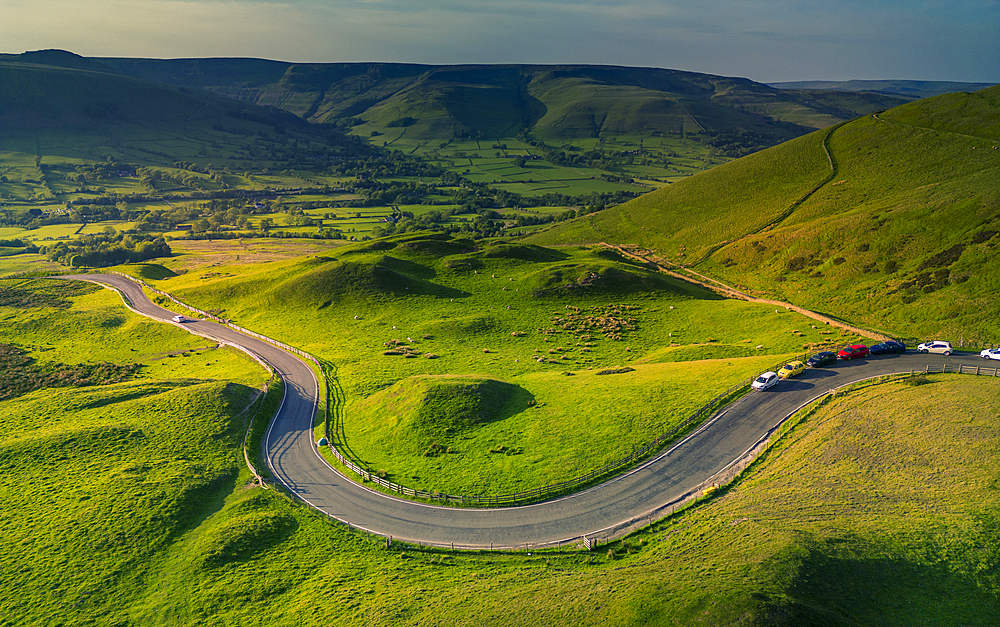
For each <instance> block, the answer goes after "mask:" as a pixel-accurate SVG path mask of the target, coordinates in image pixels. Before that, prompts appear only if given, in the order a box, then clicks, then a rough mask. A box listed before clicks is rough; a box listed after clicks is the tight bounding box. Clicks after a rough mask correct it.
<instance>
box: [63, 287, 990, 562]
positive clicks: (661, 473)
mask: <svg viewBox="0 0 1000 627" xmlns="http://www.w3.org/2000/svg"><path fill="white" fill-rule="evenodd" d="M66 278H75V279H82V280H86V281H94V282H97V283H101V284H104V285H107V286H110V287H113V288H114V289H116V290H118V291H120V292H121V293H123V294H124V295H125V297H126V298H127V299H128V300H129V301H130V302H131V303H132V307H133V308H134V309H135V310H137V311H139V312H140V313H142V314H145V315H147V316H149V317H151V318H154V319H158V320H162V321H164V322H168V323H171V324H178V323H173V322H171V318H172V317H173V316H174V315H176V314H175V313H174V312H172V311H169V310H167V309H164V308H162V307H159V306H157V305H155V304H154V303H152V302H151V301H150V300H149V299H148V298H147V297H146V296H145V294H144V293H143V292H142V288H141V287H140V286H139V285H137V284H136V283H134V282H133V281H130V280H129V279H127V278H125V277H121V276H118V275H80V276H74V277H66ZM179 326H182V327H183V328H185V329H187V330H189V331H192V332H196V333H198V334H200V335H203V336H206V337H209V338H214V339H216V340H220V341H224V342H228V343H232V344H237V345H240V346H242V347H244V348H245V349H246V350H247V351H249V352H251V353H254V354H256V355H258V356H259V357H260V358H261V359H263V360H264V361H266V362H267V363H269V364H270V365H271V366H272V367H273V368H274V369H275V370H276V371H277V372H278V374H280V375H281V377H282V378H283V379H284V381H285V389H286V393H285V399H284V402H283V403H282V406H281V408H280V409H279V411H278V413H277V415H276V416H275V418H274V420H273V422H272V423H271V425H270V427H269V429H268V432H267V436H266V437H265V438H264V441H263V444H262V448H263V450H262V453H263V456H264V457H265V458H266V459H267V464H268V467H269V469H270V471H271V473H272V474H273V477H274V479H275V480H277V481H278V482H280V483H281V484H283V485H284V486H285V487H286V488H287V489H288V490H289V491H291V492H293V493H294V494H295V495H296V496H298V497H299V498H300V499H302V500H304V501H306V502H307V503H309V504H310V505H312V506H313V507H315V508H316V509H318V510H320V511H322V512H325V513H326V514H328V515H330V516H332V517H334V518H336V519H338V520H340V521H342V522H345V523H350V524H351V525H353V526H355V527H358V528H361V529H367V530H369V531H372V532H374V533H379V534H382V535H385V536H392V537H393V538H395V539H399V540H403V541H409V542H420V543H423V544H434V545H440V546H451V545H454V546H455V547H456V548H459V547H461V548H490V547H492V548H511V547H525V546H528V547H538V546H544V545H548V544H556V543H561V542H566V541H571V540H573V539H577V538H581V537H583V536H585V535H586V536H595V535H596V536H600V535H601V532H602V531H603V530H606V529H610V528H613V527H615V526H617V525H619V524H621V523H623V522H625V521H630V520H639V519H642V518H645V517H646V516H649V515H650V514H651V512H654V511H656V510H659V509H661V508H662V507H664V506H666V505H669V504H670V503H673V502H675V501H677V500H678V499H679V498H680V497H682V496H684V495H685V494H688V493H690V492H691V491H692V490H693V489H695V488H697V487H698V486H699V485H700V484H701V483H702V482H703V481H705V480H706V479H708V478H709V477H711V476H713V475H714V474H716V473H717V472H719V471H720V470H722V469H724V468H725V467H727V466H728V465H729V464H731V463H732V462H733V461H734V460H736V459H738V458H740V457H741V456H742V455H743V454H744V453H745V452H746V451H747V450H748V449H750V448H751V447H753V446H754V444H755V443H756V442H758V441H759V440H760V438H761V437H763V436H764V435H765V434H766V433H767V432H768V431H769V430H770V429H771V428H773V427H774V426H775V425H777V424H778V423H779V422H780V421H782V420H783V419H784V418H785V417H786V416H789V415H791V414H792V413H794V412H795V411H796V410H797V409H798V408H799V407H801V406H803V405H805V404H807V403H809V402H810V401H812V400H814V399H816V398H818V397H820V396H822V395H823V394H825V393H827V392H828V391H829V390H831V389H833V388H836V387H839V386H842V385H845V384H848V383H852V382H854V381H860V380H864V379H867V378H870V377H874V376H877V375H881V374H891V373H898V372H909V371H910V370H923V369H924V367H925V366H927V365H931V366H937V367H940V366H941V365H943V364H950V365H952V366H955V367H957V366H958V365H959V364H965V365H971V366H982V365H988V366H989V367H991V368H992V367H994V366H996V365H998V364H997V362H984V361H983V360H982V359H980V358H979V357H978V355H970V354H962V355H951V356H949V357H945V356H943V355H922V354H917V353H916V352H915V351H912V350H911V351H909V352H908V353H906V354H905V355H887V356H881V357H871V358H866V359H859V360H856V361H851V362H838V363H837V364H836V365H834V366H830V367H827V368H818V369H807V370H806V371H805V372H804V373H802V374H801V375H799V376H798V377H796V378H795V379H790V380H785V381H782V382H780V383H779V384H778V385H776V386H775V387H773V388H771V389H769V390H767V391H765V392H755V393H753V394H750V395H749V396H746V397H744V398H743V399H742V400H740V401H739V402H737V403H736V404H734V405H731V406H730V407H729V408H727V409H726V410H724V411H723V412H722V413H721V414H718V415H716V416H714V417H713V418H712V419H710V420H709V421H708V422H707V423H706V424H705V425H703V426H702V427H701V428H700V429H699V430H698V431H696V432H695V433H693V434H692V435H690V436H688V437H687V438H685V439H684V440H683V441H681V442H679V443H677V444H675V445H673V446H672V447H670V448H669V449H667V450H666V451H664V452H662V453H660V454H658V455H656V456H655V457H653V458H651V459H650V460H649V461H646V462H644V463H642V464H640V465H639V466H637V467H635V468H633V469H632V470H629V471H627V472H625V473H624V474H622V475H620V476H618V477H616V478H614V479H611V480H609V481H607V482H605V483H602V484H600V485H597V486H594V487H592V488H590V489H587V490H584V491H581V492H578V493H576V494H572V495H568V496H564V497H561V498H557V499H553V500H550V501H545V502H542V503H538V504H535V505H527V506H521V507H508V508H491V509H474V508H457V507H445V506H436V505H428V504H423V503H416V502H413V501H408V500H405V499H400V498H396V497H393V496H391V495H387V494H384V493H381V492H377V491H375V490H371V489H368V488H366V487H365V486H364V485H362V484H361V483H358V482H356V481H353V480H351V479H348V478H346V477H345V476H344V475H342V474H340V473H339V472H337V471H335V470H334V469H333V468H331V467H330V466H329V464H327V463H326V461H324V460H323V459H322V458H321V457H320V455H319V453H318V452H317V449H316V446H315V443H314V442H313V432H312V424H313V419H314V412H315V408H316V402H317V395H318V385H317V382H316V379H315V376H314V375H313V371H312V369H310V368H309V367H308V366H307V365H306V364H305V363H304V362H302V361H301V360H300V359H299V358H298V357H296V356H294V355H292V354H290V353H288V352H286V351H284V350H282V349H280V348H278V347H275V346H273V345H271V344H269V343H267V342H264V341H262V340H258V339H256V338H253V337H250V336H247V335H244V334H242V333H240V332H238V331H236V330H234V329H230V328H229V327H226V326H224V325H221V324H217V323H215V322H209V321H203V320H197V321H190V322H184V323H181V324H180V325H179ZM623 400H627V399H623ZM557 480H558V478H555V477H554V478H553V482H555V481H557ZM656 517H657V516H655V515H654V516H653V518H654V519H655V518H656Z"/></svg>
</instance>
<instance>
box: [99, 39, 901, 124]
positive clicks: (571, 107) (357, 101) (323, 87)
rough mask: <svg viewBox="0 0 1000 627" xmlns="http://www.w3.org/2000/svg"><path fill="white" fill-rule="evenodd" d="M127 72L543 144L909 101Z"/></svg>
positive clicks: (635, 72) (639, 81) (434, 73)
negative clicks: (523, 136) (532, 139)
mask: <svg viewBox="0 0 1000 627" xmlns="http://www.w3.org/2000/svg"><path fill="white" fill-rule="evenodd" d="M100 61H101V62H102V63H105V64H107V65H109V66H111V67H114V68H116V69H117V70H119V71H122V72H125V73H128V74H131V75H135V76H141V77H144V78H148V79H152V80H157V81H163V82H168V83H172V84H177V85H187V86H198V87H202V88H206V89H211V90H213V91H217V92H218V93H223V94H226V95H229V96H233V97H237V98H240V99H243V100H249V101H252V102H256V103H258V104H267V105H272V106H277V107H282V108H284V109H286V110H288V111H291V112H293V113H295V114H296V115H300V116H302V117H303V118H306V119H308V120H310V121H313V122H324V123H336V122H340V123H344V124H348V125H351V126H355V127H357V126H359V123H360V122H362V121H364V123H365V125H364V126H363V127H362V129H361V130H363V131H364V133H366V134H367V133H368V132H369V131H371V130H378V131H380V132H384V131H385V130H386V129H387V128H391V127H392V126H394V125H395V126H405V127H407V135H409V136H414V137H418V138H443V139H444V140H447V139H450V138H452V137H483V138H486V139H497V138H512V137H515V136H516V135H518V134H520V133H530V134H532V135H533V136H535V137H537V138H539V139H542V140H556V139H560V138H562V139H566V138H580V137H611V136H613V135H626V134H627V135H637V134H639V135H646V136H651V135H653V134H665V133H698V132H703V133H708V134H710V135H714V134H718V133H726V132H733V131H748V132H752V133H758V134H762V135H764V136H766V140H765V142H766V143H775V142H777V141H781V140H784V139H788V138H790V137H793V136H795V135H797V134H801V133H802V132H804V131H805V130H808V129H811V128H819V127H823V126H828V125H830V124H833V123H835V122H838V121H841V120H844V119H848V118H851V117H854V116H856V115H859V114H863V113H868V112H870V111H873V110H877V109H884V108H886V107H887V106H892V105H893V104H898V102H899V101H898V100H897V99H895V98H892V97H889V96H881V95H863V96H861V95H857V94H855V95H851V96H850V97H841V96H837V95H835V94H830V93H825V94H817V93H805V92H803V93H797V92H789V91H782V90H777V89H774V88H771V87H768V86H766V85H762V84H759V83H754V82H752V81H749V80H746V79H739V78H726V77H720V76H711V75H707V74H697V73H692V72H681V71H677V70H665V69H656V68H630V67H617V66H580V65H566V66H562V65H548V66H546V65H473V66H461V65H459V66H432V65H410V64H393V63H349V64H292V63H286V64H278V63H275V62H273V61H264V60H256V59H176V60H156V59H100Z"/></svg>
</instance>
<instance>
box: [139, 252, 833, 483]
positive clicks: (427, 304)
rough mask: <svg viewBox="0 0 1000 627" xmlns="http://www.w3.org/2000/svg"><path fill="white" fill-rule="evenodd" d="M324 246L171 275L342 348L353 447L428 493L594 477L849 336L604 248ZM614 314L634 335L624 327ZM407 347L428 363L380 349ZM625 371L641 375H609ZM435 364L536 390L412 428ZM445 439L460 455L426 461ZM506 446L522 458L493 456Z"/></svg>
mask: <svg viewBox="0 0 1000 627" xmlns="http://www.w3.org/2000/svg"><path fill="white" fill-rule="evenodd" d="M389 247H391V248H389ZM373 248H381V249H375V250H373ZM366 249H367V250H366ZM328 254H329V255H330V256H329V257H323V258H313V259H308V260H306V261H301V260H299V261H290V262H282V263H275V264H269V265H261V266H235V265H234V266H227V265H224V264H223V265H219V266H217V267H216V268H213V273H211V274H201V273H198V272H191V273H187V274H181V275H179V276H176V277H173V278H167V279H164V280H162V281H158V282H157V283H158V285H159V286H160V287H162V288H163V289H166V290H169V291H171V292H174V293H177V294H179V295H181V296H182V297H183V298H185V299H188V300H189V301H190V302H191V303H192V304H193V305H196V306H199V307H202V308H208V309H213V308H221V309H224V310H225V315H227V316H230V317H232V318H234V319H235V320H236V321H237V322H238V323H239V324H242V325H243V326H246V327H248V328H251V329H254V330H257V331H260V332H262V333H266V334H269V335H271V336H273V337H276V338H278V339H281V340H283V341H286V342H289V343H291V344H292V345H295V346H299V347H301V348H303V349H304V350H307V351H310V352H312V353H313V354H315V355H317V356H319V357H321V358H324V359H327V360H329V361H330V362H331V363H332V364H333V365H334V366H335V368H336V375H337V378H338V380H339V382H340V385H341V386H342V387H343V389H344V391H345V394H346V405H345V407H344V432H345V435H346V445H347V448H349V449H350V450H352V451H353V452H354V454H355V455H356V456H357V457H359V458H360V459H362V460H364V461H365V462H367V463H368V464H369V465H370V467H371V468H372V469H373V470H385V471H386V472H387V473H388V474H389V475H390V477H392V478H393V480H395V481H397V482H399V483H403V484H405V485H410V486H413V487H419V488H422V489H435V490H447V491H450V492H453V493H461V492H465V493H469V492H485V493H497V492H509V491H516V490H520V489H525V488H530V487H534V486H537V485H542V484H545V483H548V482H550V481H551V478H552V476H553V473H556V474H559V473H567V474H570V475H576V474H583V473H585V472H587V471H589V470H590V469H593V468H596V467H599V466H601V465H603V464H604V463H605V462H607V461H610V460H612V459H616V458H618V457H621V456H623V455H626V454H628V453H630V452H631V450H632V447H633V445H641V444H644V443H646V442H648V441H649V440H651V439H653V438H655V437H656V436H658V435H660V434H661V433H663V432H665V431H668V430H670V429H672V428H673V427H674V426H676V425H677V424H678V423H679V422H681V421H682V420H683V419H684V418H685V417H686V416H688V415H689V414H690V413H692V412H693V410H694V409H696V408H698V407H700V406H701V405H702V404H703V403H705V402H707V401H708V400H710V399H711V398H713V397H714V396H716V395H717V394H719V393H721V392H722V391H724V390H725V389H726V388H728V387H729V386H731V385H733V384H735V383H736V382H738V381H740V380H742V379H744V378H746V377H749V376H752V375H755V374H757V373H759V371H760V369H761V368H766V367H770V366H772V365H773V364H774V363H776V362H778V361H780V360H782V359H785V358H787V356H788V355H791V354H796V353H798V352H800V351H803V350H804V348H803V347H804V346H805V345H807V344H809V345H812V344H818V343H821V342H824V341H826V342H829V343H831V344H832V343H842V342H845V341H848V340H849V339H850V338H846V337H841V336H839V335H837V334H836V333H835V332H830V331H828V330H827V328H825V327H824V328H822V329H817V328H812V324H811V323H810V322H809V321H807V320H806V319H804V318H801V317H799V316H798V315H795V314H789V313H787V312H785V311H784V310H782V311H781V312H780V313H778V312H775V310H774V308H773V307H768V306H759V305H751V304H748V303H743V302H739V301H729V300H723V299H719V298H717V297H716V296H715V295H714V294H711V293H708V292H704V291H700V290H696V289H693V288H691V287H689V286H687V285H685V284H682V283H678V282H675V281H673V280H668V279H667V278H665V277H662V276H658V275H655V274H652V273H650V272H648V271H646V270H645V269H643V268H641V267H638V266H635V265H631V264H627V263H623V262H622V261H618V260H616V259H615V258H614V257H612V256H609V254H608V253H607V251H599V250H589V249H560V250H553V249H544V248H538V247H524V246H510V245H507V244H499V245H493V246H477V245H476V244H474V243H473V242H470V241H467V240H453V241H448V240H442V239H435V238H434V237H429V236H428V235H426V234H417V235H409V236H405V237H398V238H394V239H392V240H391V241H388V242H381V243H378V244H377V245H375V244H362V245H357V246H354V247H349V248H343V249H339V250H337V251H335V252H331V253H328ZM177 262H178V263H182V262H183V259H178V260H177ZM175 269H180V268H175ZM567 286H570V287H567ZM618 305H628V306H630V307H631V308H630V309H623V308H618V307H617V306H618ZM570 307H573V308H579V309H580V312H579V313H577V312H576V311H574V310H573V309H570ZM575 317H579V318H589V323H590V324H591V325H592V326H591V328H590V330H575V329H574V328H567V326H569V327H573V326H574V325H575V324H577V323H578V322H580V321H574V320H573V318H575ZM601 318H604V321H601V320H600V319H601ZM581 321H582V320H581ZM614 321H620V322H621V323H623V324H624V325H625V326H626V327H628V326H634V329H629V328H623V329H622V330H620V331H614V330H612V327H613V326H614V324H616V323H615V322H614ZM606 332H607V333H606ZM514 333H517V334H518V335H516V336H515V335H513V334H514ZM608 334H610V335H617V336H618V337H619V338H620V339H617V340H616V339H612V337H609V335H608ZM585 336H586V337H585ZM397 342H398V343H399V344H400V345H399V346H396V345H395V344H396V343H397ZM588 344H589V346H588ZM757 346H763V347H764V348H762V349H758V348H757ZM403 349H406V350H407V351H412V352H413V353H414V354H415V355H418V357H416V358H406V357H405V356H404V355H384V354H383V353H384V352H385V351H387V350H395V351H402V350H403ZM426 354H433V355H436V356H437V358H436V359H428V358H426V357H424V355H426ZM540 359H541V360H542V361H539V360H540ZM710 360H718V361H710ZM626 365H627V366H629V367H631V368H633V369H634V370H633V371H632V372H628V373H624V374H616V375H610V376H608V375H600V376H599V375H596V374H595V373H596V372H597V371H599V370H601V369H604V368H613V367H620V366H626ZM566 373H569V374H566ZM428 376H431V377H437V378H438V379H434V380H445V379H446V378H447V377H458V376H472V377H478V378H485V379H493V380H496V381H500V382H503V383H504V384H507V385H509V386H512V387H511V388H510V390H511V393H510V396H511V397H512V398H514V397H517V398H521V399H522V400H521V401H518V402H514V403H512V405H511V406H510V407H509V409H508V411H506V412H504V413H503V415H502V416H498V417H495V419H491V420H485V421H482V422H478V423H476V424H475V426H474V427H471V428H468V429H464V428H458V427H456V426H454V425H448V424H439V425H438V426H437V427H436V428H434V429H430V430H427V429H416V430H411V429H408V428H407V425H409V424H411V421H413V420H416V419H417V415H418V413H419V411H420V409H421V408H422V407H423V405H424V403H423V401H421V398H423V397H424V396H425V395H426V394H427V393H428V387H427V386H426V385H423V384H420V385H418V383H420V382H424V383H426V381H427V379H426V377H428ZM709 379H710V380H711V381H712V383H711V384H710V385H701V384H700V383H701V382H703V381H707V380H709ZM431 395H432V396H433V392H431ZM622 398H630V399H633V400H637V401H641V402H635V403H627V404H622V403H621V402H620V401H621V399H622ZM529 401H531V402H532V404H530V405H529V404H528V402H529ZM463 402H464V401H463ZM649 404H655V405H657V406H658V407H659V409H658V411H656V412H650V411H647V410H646V409H645V407H647V406H648V405H649ZM404 408H410V409H406V410H405V411H404ZM449 427H451V430H449ZM623 434H624V435H623ZM403 435H405V436H406V437H405V439H404V440H403V441H400V439H399V437H400V436H403ZM435 444H436V445H437V446H436V447H433V448H434V449H435V450H436V449H437V448H438V447H440V448H441V449H443V450H447V449H448V448H449V447H450V448H451V449H452V451H453V452H452V453H445V454H441V455H437V456H424V453H425V452H427V451H429V450H431V449H432V445H435ZM499 447H504V450H505V451H508V450H509V451H517V452H519V454H517V455H506V454H496V453H490V451H491V450H493V451H495V450H497V449H498V448H499ZM431 452H432V453H433V452H434V451H433V450H432V451H431Z"/></svg>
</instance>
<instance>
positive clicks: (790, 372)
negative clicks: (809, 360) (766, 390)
mask: <svg viewBox="0 0 1000 627" xmlns="http://www.w3.org/2000/svg"><path fill="white" fill-rule="evenodd" d="M805 369H806V365H805V364H804V363H802V362H801V361H790V362H788V363H787V364H785V365H784V366H782V367H781V370H779V371H778V376H779V377H781V378H782V379H787V378H789V377H794V376H797V375H800V374H802V373H803V372H805Z"/></svg>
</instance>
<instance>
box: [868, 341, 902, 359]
mask: <svg viewBox="0 0 1000 627" xmlns="http://www.w3.org/2000/svg"><path fill="white" fill-rule="evenodd" d="M905 352H906V344H903V343H902V342H897V341H896V340H886V341H885V342H879V343H878V344H876V345H874V346H872V347H871V348H869V349H868V353H869V354H870V355H886V354H889V353H905Z"/></svg>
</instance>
